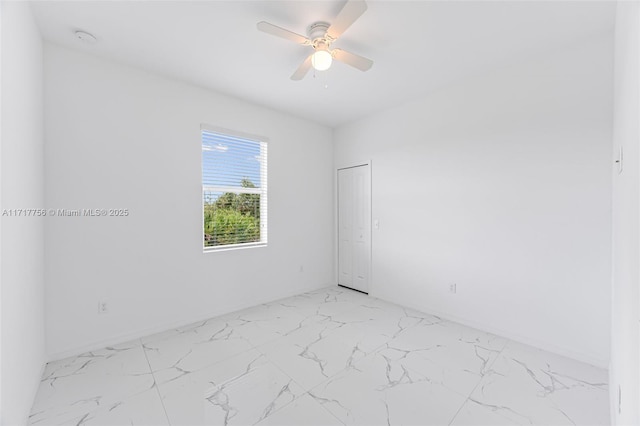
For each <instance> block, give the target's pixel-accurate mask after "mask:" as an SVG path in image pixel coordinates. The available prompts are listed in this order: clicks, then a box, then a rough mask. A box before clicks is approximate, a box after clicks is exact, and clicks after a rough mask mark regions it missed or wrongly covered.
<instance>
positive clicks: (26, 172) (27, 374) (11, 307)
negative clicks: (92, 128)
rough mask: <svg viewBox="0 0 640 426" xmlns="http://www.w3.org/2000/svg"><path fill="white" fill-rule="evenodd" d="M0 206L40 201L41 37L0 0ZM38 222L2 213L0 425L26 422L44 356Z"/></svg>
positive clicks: (21, 7)
mask: <svg viewBox="0 0 640 426" xmlns="http://www.w3.org/2000/svg"><path fill="white" fill-rule="evenodd" d="M0 7H1V14H2V18H1V26H2V35H1V39H2V49H1V51H2V70H1V75H2V85H1V86H2V88H1V91H2V118H1V121H2V132H1V136H2V152H1V154H2V161H1V167H2V177H1V182H2V192H1V195H2V198H1V203H2V207H1V209H2V210H4V209H20V208H41V207H42V204H43V134H42V131H43V118H42V113H43V103H42V102H43V99H42V97H43V90H42V80H43V76H42V72H43V71H42V40H41V37H40V32H39V31H38V29H37V28H36V26H35V23H34V21H33V18H32V16H31V10H30V9H29V5H28V4H27V3H23V2H2V4H0ZM43 222H44V221H43V220H42V219H41V218H35V217H6V216H5V217H2V238H1V240H2V248H1V255H0V256H1V258H2V273H1V278H0V279H1V282H2V307H1V309H2V367H1V375H2V380H1V382H2V385H1V388H2V401H1V404H0V407H1V411H2V413H1V416H0V423H2V424H3V425H14V424H26V422H27V416H28V415H29V412H30V410H31V405H32V404H33V398H34V396H35V393H36V390H37V388H38V385H39V383H40V378H41V373H42V367H43V366H44V361H45V334H44V299H43V297H44V284H43V281H44V275H43V273H44V272H43V271H44V260H43V255H44V249H43V243H44V237H43V235H44V228H43V224H44V223H43Z"/></svg>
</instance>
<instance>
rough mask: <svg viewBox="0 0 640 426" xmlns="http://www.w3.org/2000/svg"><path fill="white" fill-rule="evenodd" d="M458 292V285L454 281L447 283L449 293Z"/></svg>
mask: <svg viewBox="0 0 640 426" xmlns="http://www.w3.org/2000/svg"><path fill="white" fill-rule="evenodd" d="M457 292H458V285H457V284H456V283H451V284H449V293H453V294H456V293H457Z"/></svg>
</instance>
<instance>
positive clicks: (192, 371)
mask: <svg viewBox="0 0 640 426" xmlns="http://www.w3.org/2000/svg"><path fill="white" fill-rule="evenodd" d="M243 340H245V341H247V343H249V346H250V347H249V348H247V349H243V350H242V351H240V352H236V353H234V354H231V355H229V356H226V357H224V358H222V359H220V360H218V361H214V362H212V363H210V364H205V365H203V366H202V367H198V368H196V369H195V370H189V372H188V373H187V374H193V373H197V372H199V371H202V370H204V369H206V368H209V367H212V366H214V365H216V364H219V363H221V362H224V361H228V360H229V359H231V358H233V357H236V356H239V355H242V354H244V353H245V352H249V351H251V350H254V349H255V350H258V348H257V347H256V346H253V345H252V344H251V342H249V341H248V340H247V339H244V338H243ZM261 353H262V352H261ZM146 355H147V354H146V351H145V357H146ZM147 359H148V358H147ZM149 366H150V367H151V363H150V362H149ZM171 368H173V367H165V368H160V369H155V370H154V369H153V367H151V372H152V373H159V372H161V371H163V370H169V369H171ZM154 377H155V376H154ZM164 383H167V382H163V383H160V384H164Z"/></svg>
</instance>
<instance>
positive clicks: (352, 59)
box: [331, 49, 373, 71]
mask: <svg viewBox="0 0 640 426" xmlns="http://www.w3.org/2000/svg"><path fill="white" fill-rule="evenodd" d="M331 54H332V56H333V59H335V60H336V61H340V62H344V63H345V64H347V65H351V66H352V67H354V68H358V69H359V70H360V71H367V70H368V69H369V68H371V67H372V66H373V61H372V60H371V59H367V58H365V57H364V56H360V55H356V54H355V53H350V52H347V51H346V50H342V49H333V50H332V51H331Z"/></svg>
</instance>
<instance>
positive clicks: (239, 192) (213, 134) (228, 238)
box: [202, 128, 267, 251]
mask: <svg viewBox="0 0 640 426" xmlns="http://www.w3.org/2000/svg"><path fill="white" fill-rule="evenodd" d="M202 202H203V209H202V212H203V219H204V227H203V244H204V250H205V251H210V250H216V249H221V248H234V247H251V246H264V245H266V244H267V142H266V141H265V140H264V138H258V137H255V136H247V135H241V134H238V133H234V132H229V131H227V130H215V129H209V128H206V129H205V128H203V129H202Z"/></svg>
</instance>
